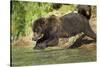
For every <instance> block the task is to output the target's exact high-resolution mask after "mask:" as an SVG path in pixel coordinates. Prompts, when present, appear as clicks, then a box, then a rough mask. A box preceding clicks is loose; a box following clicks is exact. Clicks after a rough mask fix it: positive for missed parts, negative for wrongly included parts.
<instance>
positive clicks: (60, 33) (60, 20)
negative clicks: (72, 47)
mask: <svg viewBox="0 0 100 67" xmlns="http://www.w3.org/2000/svg"><path fill="white" fill-rule="evenodd" d="M32 30H33V40H35V41H36V46H35V47H34V48H35V49H44V48H46V47H48V46H50V45H53V44H57V43H58V40H59V38H68V37H71V36H74V35H77V34H79V33H81V32H83V33H84V35H87V36H89V37H91V38H93V39H94V40H96V34H95V33H94V32H93V31H92V29H91V27H90V25H89V20H88V19H87V18H86V17H84V16H83V15H81V14H79V13H69V14H66V15H64V16H62V17H57V16H54V15H51V16H50V17H48V18H43V17H42V18H39V19H37V20H35V21H34V23H33V26H32Z"/></svg>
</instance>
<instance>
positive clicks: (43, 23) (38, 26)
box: [32, 18, 48, 41]
mask: <svg viewBox="0 0 100 67" xmlns="http://www.w3.org/2000/svg"><path fill="white" fill-rule="evenodd" d="M47 22H48V21H47V20H46V18H39V19H37V20H35V21H34V23H33V26H32V31H33V38H32V40H34V41H37V40H39V39H40V38H42V37H43V35H44V32H45V30H46V28H47Z"/></svg>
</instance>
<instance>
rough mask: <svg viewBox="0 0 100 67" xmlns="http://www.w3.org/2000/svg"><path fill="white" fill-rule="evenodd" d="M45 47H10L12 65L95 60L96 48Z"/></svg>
mask: <svg viewBox="0 0 100 67" xmlns="http://www.w3.org/2000/svg"><path fill="white" fill-rule="evenodd" d="M47 49H48V48H47ZM47 49H46V50H33V49H32V47H12V65H13V66H23V65H24V66H25V65H43V64H60V63H76V62H91V61H96V50H88V49H79V48H77V49H51V50H50V48H49V50H47Z"/></svg>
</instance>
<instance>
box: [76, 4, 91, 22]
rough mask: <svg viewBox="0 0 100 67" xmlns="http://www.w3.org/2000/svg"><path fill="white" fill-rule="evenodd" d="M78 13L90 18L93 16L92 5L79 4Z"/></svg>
mask: <svg viewBox="0 0 100 67" xmlns="http://www.w3.org/2000/svg"><path fill="white" fill-rule="evenodd" d="M77 9H78V13H79V14H82V15H83V16H85V17H86V18H87V19H88V20H89V19H90V18H91V6H90V5H78V6H77Z"/></svg>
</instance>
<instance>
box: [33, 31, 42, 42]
mask: <svg viewBox="0 0 100 67" xmlns="http://www.w3.org/2000/svg"><path fill="white" fill-rule="evenodd" d="M42 37H43V34H37V33H34V35H33V38H32V40H34V41H37V40H39V39H41V38H42Z"/></svg>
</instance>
